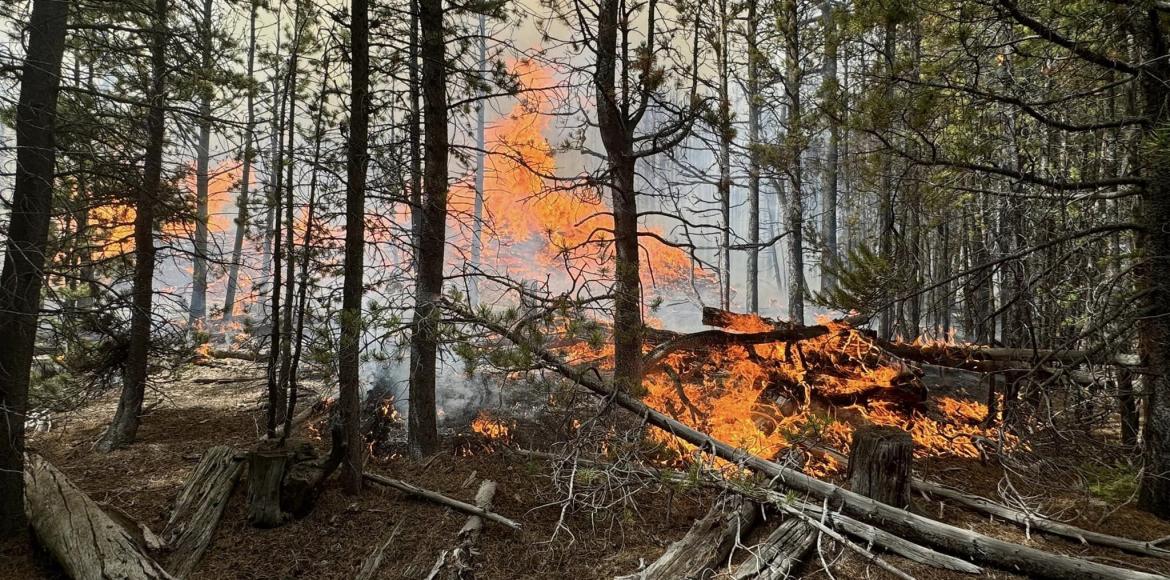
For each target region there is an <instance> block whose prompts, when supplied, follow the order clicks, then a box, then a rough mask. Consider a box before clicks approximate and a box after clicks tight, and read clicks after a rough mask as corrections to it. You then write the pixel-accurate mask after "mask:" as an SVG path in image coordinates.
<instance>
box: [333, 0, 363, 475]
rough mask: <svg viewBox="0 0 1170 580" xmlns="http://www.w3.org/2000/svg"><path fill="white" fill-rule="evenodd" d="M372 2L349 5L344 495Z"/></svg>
mask: <svg viewBox="0 0 1170 580" xmlns="http://www.w3.org/2000/svg"><path fill="white" fill-rule="evenodd" d="M369 9H370V6H369V0H352V1H351V3H350V12H351V14H352V16H351V20H350V25H349V26H350V42H351V44H352V46H351V49H350V54H351V57H350V67H351V69H350V70H351V73H350V77H351V80H350V95H349V97H350V101H349V107H350V108H349V111H350V113H349V148H348V155H347V159H346V175H347V180H346V184H345V280H344V283H343V288H342V295H341V296H342V297H341V337H340V344H339V348H338V353H337V368H338V383H339V387H338V389H339V393H338V394H339V397H338V404H339V405H340V409H339V414H340V418H341V423H342V431H343V433H344V437H345V441H346V456H345V461H343V462H342V466H341V482H342V486H343V487H344V488H345V491H346V493H350V494H356V493H358V492H360V491H361V488H362V450H363V449H364V448H365V446H364V445H362V441H361V408H360V406H359V405H360V402H359V399H360V396H361V384H360V380H361V377H360V375H359V369H358V365H359V357H360V354H361V353H360V351H361V335H362V274H363V267H364V265H365V232H366V226H365V213H366V198H365V195H366V191H365V190H366V168H367V167H368V165H369V151H368V148H369V130H370V94H369V90H370V40H369V39H370V21H369Z"/></svg>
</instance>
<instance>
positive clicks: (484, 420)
mask: <svg viewBox="0 0 1170 580" xmlns="http://www.w3.org/2000/svg"><path fill="white" fill-rule="evenodd" d="M471 430H472V431H474V432H476V433H479V434H480V435H483V436H484V437H486V438H487V439H491V440H492V441H499V442H501V443H507V442H508V441H510V440H511V436H512V427H511V426H510V425H508V424H507V423H505V422H503V421H500V420H498V419H495V418H494V417H492V416H491V415H489V414H487V413H486V412H484V411H480V412H479V415H477V416H476V417H475V419H474V420H473V421H472V422H471Z"/></svg>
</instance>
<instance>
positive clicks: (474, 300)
mask: <svg viewBox="0 0 1170 580" xmlns="http://www.w3.org/2000/svg"><path fill="white" fill-rule="evenodd" d="M487 67H488V63H487V16H486V15H484V14H480V15H479V70H480V74H487ZM479 97H480V99H481V100H480V102H479V103H478V104H477V109H476V120H475V121H476V123H475V144H476V151H475V207H474V214H473V215H472V222H471V267H472V272H471V281H470V283H469V284H468V290H469V294H470V295H469V296H468V299H469V302H468V303H469V304H471V306H472V307H476V306H479V277H478V276H477V275H476V274H477V272H478V270H479V263H480V254H481V253H482V252H483V196H484V191H483V187H484V153H485V151H486V149H487V142H486V140H485V139H484V129H485V125H486V122H485V113H486V110H487V102H486V101H484V100H482V99H484V98H486V94H485V93H484V91H482V90H481V91H480V95H479Z"/></svg>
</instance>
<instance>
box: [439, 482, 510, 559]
mask: <svg viewBox="0 0 1170 580" xmlns="http://www.w3.org/2000/svg"><path fill="white" fill-rule="evenodd" d="M495 496H496V482H494V481H492V480H490V479H488V480H484V482H483V483H481V484H480V485H479V491H477V492H476V493H475V506H476V507H478V508H480V509H482V510H485V511H491V509H492V500H493V499H494V498H495ZM482 533H483V518H481V517H479V516H477V515H473V516H469V517H468V518H467V523H465V524H463V527H462V528H460V530H459V533H458V534H457V535H456V544H457V545H456V546H455V548H453V549H451V550H443V551H442V552H439V557H438V559H437V560H436V561H435V565H434V566H433V567H432V568H431V573H430V574H427V579H426V580H471V579H472V578H474V577H475V556H476V554H477V547H478V544H479V537H480V535H481V534H482Z"/></svg>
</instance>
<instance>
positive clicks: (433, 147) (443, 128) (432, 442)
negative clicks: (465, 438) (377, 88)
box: [408, 0, 448, 457]
mask: <svg viewBox="0 0 1170 580" xmlns="http://www.w3.org/2000/svg"><path fill="white" fill-rule="evenodd" d="M443 11H444V9H443V2H442V0H420V2H419V27H420V28H421V32H422V44H421V46H420V49H421V52H422V59H423V67H422V83H423V116H424V118H425V121H426V143H425V149H424V155H425V163H424V165H423V166H424V173H423V193H424V195H423V206H422V214H421V216H420V217H421V218H422V219H421V220H420V223H419V247H418V251H419V255H418V257H417V259H416V266H417V268H418V278H417V280H416V282H415V298H414V301H415V302H414V319H413V323H412V326H413V328H412V329H411V335H410V414H409V416H408V421H409V430H408V437H409V441H408V443H409V446H410V452H411V454H412V455H414V456H415V457H425V456H428V455H431V454H433V453H434V452H435V451H437V450H438V448H439V430H438V419H437V417H436V409H435V382H436V373H437V370H438V369H437V367H438V360H437V359H438V351H439V322H440V319H441V315H442V313H441V312H440V310H439V298H440V297H442V295H443V256H444V255H445V253H446V245H447V153H448V151H447V149H448V147H447V73H446V71H445V70H444V68H445V66H446V62H447V51H446V45H445V44H444V43H445V41H446V40H445V39H446V37H445V33H444V29H443Z"/></svg>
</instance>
